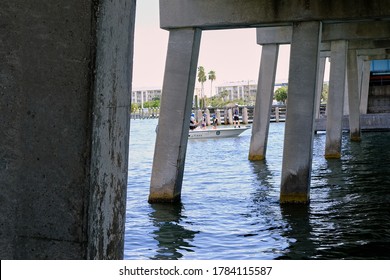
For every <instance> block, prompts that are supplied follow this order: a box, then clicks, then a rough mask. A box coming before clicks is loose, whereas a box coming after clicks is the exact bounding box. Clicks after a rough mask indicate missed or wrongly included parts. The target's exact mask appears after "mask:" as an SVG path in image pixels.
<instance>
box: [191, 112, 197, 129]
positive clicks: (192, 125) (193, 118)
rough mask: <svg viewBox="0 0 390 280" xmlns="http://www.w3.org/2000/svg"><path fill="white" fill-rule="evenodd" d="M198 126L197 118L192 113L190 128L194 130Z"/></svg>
mask: <svg viewBox="0 0 390 280" xmlns="http://www.w3.org/2000/svg"><path fill="white" fill-rule="evenodd" d="M197 126H198V123H197V122H196V120H195V114H194V113H192V114H191V118H190V130H194V129H195V128H196V127H197Z"/></svg>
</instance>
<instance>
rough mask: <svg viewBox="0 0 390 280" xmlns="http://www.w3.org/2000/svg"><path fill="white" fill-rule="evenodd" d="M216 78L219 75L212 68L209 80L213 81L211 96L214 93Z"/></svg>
mask: <svg viewBox="0 0 390 280" xmlns="http://www.w3.org/2000/svg"><path fill="white" fill-rule="evenodd" d="M216 79H217V76H216V75H215V71H214V70H211V71H210V72H209V80H210V83H211V89H210V91H211V92H210V96H212V95H213V81H215V80H216Z"/></svg>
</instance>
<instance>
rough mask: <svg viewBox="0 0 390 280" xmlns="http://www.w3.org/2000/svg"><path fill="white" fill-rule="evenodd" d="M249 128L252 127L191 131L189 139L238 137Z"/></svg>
mask: <svg viewBox="0 0 390 280" xmlns="http://www.w3.org/2000/svg"><path fill="white" fill-rule="evenodd" d="M249 128H250V126H242V127H218V128H211V129H199V128H198V129H194V130H190V131H189V133H188V139H205V138H224V137H236V136H239V135H240V134H241V133H243V132H244V131H245V130H247V129H249Z"/></svg>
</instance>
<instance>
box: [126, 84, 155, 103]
mask: <svg viewBox="0 0 390 280" xmlns="http://www.w3.org/2000/svg"><path fill="white" fill-rule="evenodd" d="M161 92H162V90H161V88H158V87H154V88H153V87H148V88H134V89H133V91H132V92H131V103H133V104H135V103H138V104H141V105H142V104H143V103H144V102H147V101H152V100H153V98H154V97H161Z"/></svg>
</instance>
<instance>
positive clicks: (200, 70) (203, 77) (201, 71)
mask: <svg viewBox="0 0 390 280" xmlns="http://www.w3.org/2000/svg"><path fill="white" fill-rule="evenodd" d="M206 80H207V76H206V72H205V71H204V67H203V66H199V67H198V82H199V83H200V84H201V92H200V95H201V97H200V98H201V99H203V106H205V104H204V82H206Z"/></svg>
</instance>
